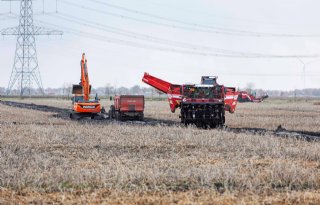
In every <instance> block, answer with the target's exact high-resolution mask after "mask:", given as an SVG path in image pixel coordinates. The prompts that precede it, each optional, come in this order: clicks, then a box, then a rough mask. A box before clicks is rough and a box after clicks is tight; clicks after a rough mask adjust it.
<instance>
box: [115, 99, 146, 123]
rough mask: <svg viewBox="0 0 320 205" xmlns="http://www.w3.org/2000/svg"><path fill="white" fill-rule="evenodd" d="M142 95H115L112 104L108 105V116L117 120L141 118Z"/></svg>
mask: <svg viewBox="0 0 320 205" xmlns="http://www.w3.org/2000/svg"><path fill="white" fill-rule="evenodd" d="M143 111H144V96H143V95H116V96H115V97H114V105H111V106H110V110H109V118H111V119H117V120H126V119H132V120H143V119H144V115H143Z"/></svg>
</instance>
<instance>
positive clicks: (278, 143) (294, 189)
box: [0, 99, 320, 204]
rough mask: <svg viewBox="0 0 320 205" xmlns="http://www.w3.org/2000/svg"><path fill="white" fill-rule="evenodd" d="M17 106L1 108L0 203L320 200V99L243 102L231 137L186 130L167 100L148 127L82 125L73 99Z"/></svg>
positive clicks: (155, 108)
mask: <svg viewBox="0 0 320 205" xmlns="http://www.w3.org/2000/svg"><path fill="white" fill-rule="evenodd" d="M10 101H15V102H18V103H22V104H14V103H11V104H10V103H7V102H2V103H0V128H1V133H0V147H1V148H0V167H1V169H0V187H1V190H0V203H10V202H12V203H49V202H54V203H58V204H59V203H83V204H90V203H91V204H100V203H108V204H110V203H112V204H145V203H147V204H158V203H162V204H168V203H177V204H192V203H200V204H215V203H219V204H239V203H242V204H318V203H319V202H320V153H319V148H320V142H318V141H317V140H316V139H317V138H318V137H319V136H320V134H319V133H320V128H319V123H320V110H319V106H317V105H316V102H315V101H309V102H304V101H299V102H291V101H288V100H277V101H272V100H268V101H266V102H264V103H261V104H252V103H247V104H239V106H238V108H237V111H236V113H235V114H232V115H231V114H227V119H226V124H227V126H228V127H227V128H225V129H221V130H203V129H198V128H196V127H193V126H191V127H187V128H186V127H184V126H181V125H180V123H179V118H178V113H175V114H172V113H170V111H169V106H168V104H167V102H149V101H148V102H146V113H145V116H146V119H147V121H146V122H145V123H141V122H140V123H138V122H117V121H109V120H93V121H92V120H80V121H72V120H69V119H68V118H67V117H66V116H67V115H65V113H64V112H65V111H67V109H68V107H69V106H70V101H64V100H53V99H37V100H32V101H31V100H30V99H26V100H10ZM31 103H34V105H32V106H30V104H31ZM109 103H110V102H107V101H105V102H103V104H104V105H105V107H109V106H108V104H109ZM28 104H29V105H28ZM38 105H45V106H38ZM279 125H281V128H280V127H279ZM281 133H282V134H281ZM283 136H286V137H283Z"/></svg>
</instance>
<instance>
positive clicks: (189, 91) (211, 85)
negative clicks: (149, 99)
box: [142, 73, 238, 128]
mask: <svg viewBox="0 0 320 205" xmlns="http://www.w3.org/2000/svg"><path fill="white" fill-rule="evenodd" d="M216 80H217V77H214V76H213V77H212V76H203V77H202V79H201V84H198V85H197V84H186V85H178V84H171V83H169V82H166V81H164V80H161V79H159V78H156V77H154V76H152V75H149V74H148V73H145V74H144V76H143V78H142V81H143V82H145V83H147V84H149V85H151V86H152V87H154V88H156V89H158V90H160V91H162V92H164V93H166V94H167V95H168V101H169V104H170V109H171V111H172V112H175V110H176V108H178V107H179V108H180V118H181V122H182V123H184V124H185V125H187V124H191V123H192V124H196V125H197V126H198V127H205V128H206V127H208V126H210V127H211V128H214V127H217V126H222V125H223V124H224V123H225V110H226V111H229V112H230V113H233V112H234V110H235V108H236V105H237V98H238V92H236V89H235V88H231V87H230V88H229V87H224V86H223V85H219V84H217V82H216Z"/></svg>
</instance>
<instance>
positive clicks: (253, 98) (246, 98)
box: [238, 91, 269, 103]
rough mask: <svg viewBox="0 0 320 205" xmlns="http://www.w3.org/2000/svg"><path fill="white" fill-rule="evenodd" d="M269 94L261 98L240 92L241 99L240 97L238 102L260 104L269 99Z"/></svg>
mask: <svg viewBox="0 0 320 205" xmlns="http://www.w3.org/2000/svg"><path fill="white" fill-rule="evenodd" d="M268 97H269V96H268V94H265V95H263V96H260V97H256V96H255V94H250V93H249V92H247V91H239V97H238V102H241V103H242V102H255V103H260V102H262V101H263V100H264V99H266V98H268Z"/></svg>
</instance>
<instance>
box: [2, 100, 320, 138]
mask: <svg viewBox="0 0 320 205" xmlns="http://www.w3.org/2000/svg"><path fill="white" fill-rule="evenodd" d="M0 104H3V105H6V106H11V107H17V108H22V109H30V110H38V111H43V112H50V113H54V115H53V116H54V117H58V118H62V119H65V120H71V119H70V118H69V112H70V110H69V109H66V108H58V107H53V106H47V105H37V104H33V103H31V104H28V103H20V102H13V101H1V100H0ZM78 122H79V123H86V122H88V120H86V119H84V120H78ZM90 122H91V123H92V122H94V123H96V124H103V123H106V122H107V123H117V124H123V125H139V126H145V125H149V126H183V125H181V123H180V122H177V121H172V120H159V119H153V118H145V121H142V122H141V121H115V120H93V121H92V120H90ZM0 124H6V123H1V122H0ZM10 124H12V123H10ZM13 124H17V125H19V124H24V123H18V122H17V123H13ZM34 124H37V123H34ZM38 124H39V125H47V124H48V123H38ZM48 125H49V124H48ZM59 125H64V124H63V123H62V124H59ZM220 129H221V130H224V131H227V132H233V133H238V134H240V133H248V134H254V135H260V136H263V135H273V136H278V137H286V138H288V137H290V138H296V139H301V140H306V141H320V132H311V131H293V130H286V129H285V128H282V126H281V125H279V126H278V128H277V129H275V130H268V129H263V128H246V127H244V128H233V127H228V126H224V127H223V128H220Z"/></svg>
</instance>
